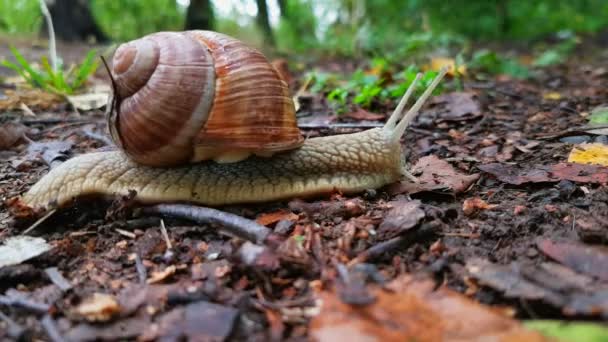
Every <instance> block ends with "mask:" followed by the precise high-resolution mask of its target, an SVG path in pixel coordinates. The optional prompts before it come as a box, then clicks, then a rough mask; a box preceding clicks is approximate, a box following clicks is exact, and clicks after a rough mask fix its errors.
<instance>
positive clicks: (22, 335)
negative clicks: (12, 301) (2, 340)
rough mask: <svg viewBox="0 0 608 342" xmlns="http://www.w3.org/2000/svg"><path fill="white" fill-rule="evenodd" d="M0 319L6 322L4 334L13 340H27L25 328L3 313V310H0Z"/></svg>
mask: <svg viewBox="0 0 608 342" xmlns="http://www.w3.org/2000/svg"><path fill="white" fill-rule="evenodd" d="M0 320H2V321H4V323H5V324H6V327H7V329H6V334H7V336H8V337H10V338H12V339H14V340H15V341H25V340H27V338H26V334H27V329H25V328H24V327H22V326H20V325H19V324H17V322H15V321H13V320H12V319H11V318H10V317H8V316H7V315H5V314H4V312H2V311H0Z"/></svg>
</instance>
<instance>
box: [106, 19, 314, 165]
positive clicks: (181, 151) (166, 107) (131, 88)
mask: <svg viewBox="0 0 608 342" xmlns="http://www.w3.org/2000/svg"><path fill="white" fill-rule="evenodd" d="M111 72H112V76H113V79H114V86H115V92H114V94H113V96H112V97H111V98H110V102H109V105H108V108H109V113H108V127H109V128H110V135H111V136H112V139H113V140H114V141H115V143H116V144H117V145H118V146H119V147H120V148H121V149H122V150H123V151H124V152H125V153H126V154H127V155H128V156H129V157H130V158H131V159H133V160H134V161H136V162H138V163H140V164H144V165H150V166H173V165H180V164H185V163H192V162H198V161H202V160H207V159H215V160H216V161H222V162H231V161H237V160H241V159H244V158H246V157H247V156H248V155H250V154H258V155H272V154H274V153H277V152H280V151H285V150H290V149H294V148H297V147H299V146H301V145H302V144H303V140H304V139H303V137H302V135H301V133H300V130H299V129H298V127H297V121H296V116H295V109H294V108H295V107H294V104H293V101H292V99H291V97H290V96H289V89H288V87H287V85H286V84H285V82H284V81H283V80H282V79H281V77H280V76H279V74H278V72H277V71H276V70H275V69H274V68H273V67H272V65H271V64H270V63H269V62H268V60H267V59H266V58H265V57H264V55H262V54H261V53H260V52H259V51H257V50H255V49H253V48H251V47H248V46H247V45H245V44H244V43H242V42H240V41H239V40H236V39H234V38H231V37H229V36H226V35H223V34H220V33H216V32H211V31H186V32H159V33H154V34H151V35H148V36H145V37H143V38H140V39H137V40H134V41H131V42H128V43H125V44H123V45H121V46H120V47H119V48H118V49H117V50H116V52H115V54H114V58H113V60H112V71H111Z"/></svg>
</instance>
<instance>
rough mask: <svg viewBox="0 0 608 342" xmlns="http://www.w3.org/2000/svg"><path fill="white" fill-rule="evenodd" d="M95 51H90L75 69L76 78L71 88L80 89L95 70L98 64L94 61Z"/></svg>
mask: <svg viewBox="0 0 608 342" xmlns="http://www.w3.org/2000/svg"><path fill="white" fill-rule="evenodd" d="M96 54H97V51H96V50H91V51H89V53H87V56H86V57H85V58H84V60H83V61H82V63H81V64H80V66H79V67H78V68H77V69H76V78H75V79H74V81H73V82H72V88H73V89H78V88H80V87H81V86H82V85H83V84H84V82H85V81H86V80H87V79H88V78H89V76H91V75H92V74H93V73H95V71H96V70H97V67H98V66H99V62H97V61H96V60H95V57H96Z"/></svg>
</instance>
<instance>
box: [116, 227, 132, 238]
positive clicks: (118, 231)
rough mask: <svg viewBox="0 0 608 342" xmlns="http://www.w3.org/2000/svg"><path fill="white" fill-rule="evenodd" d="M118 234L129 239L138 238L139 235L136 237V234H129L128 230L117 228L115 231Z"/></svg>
mask: <svg viewBox="0 0 608 342" xmlns="http://www.w3.org/2000/svg"><path fill="white" fill-rule="evenodd" d="M114 230H115V231H116V232H117V233H118V234H120V235H122V236H126V237H128V238H129V239H135V238H136V237H137V235H135V234H134V233H131V232H128V231H126V230H123V229H120V228H116V229H114Z"/></svg>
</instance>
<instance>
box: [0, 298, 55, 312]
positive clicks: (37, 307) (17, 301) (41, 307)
mask: <svg viewBox="0 0 608 342" xmlns="http://www.w3.org/2000/svg"><path fill="white" fill-rule="evenodd" d="M0 305H6V306H9V307H13V308H21V309H25V310H29V311H32V312H34V313H38V314H44V313H47V312H48V311H49V309H50V308H51V306H50V305H48V304H44V303H37V302H33V301H31V300H29V299H25V298H12V297H7V296H3V295H0Z"/></svg>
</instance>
